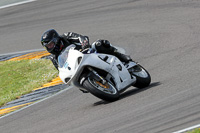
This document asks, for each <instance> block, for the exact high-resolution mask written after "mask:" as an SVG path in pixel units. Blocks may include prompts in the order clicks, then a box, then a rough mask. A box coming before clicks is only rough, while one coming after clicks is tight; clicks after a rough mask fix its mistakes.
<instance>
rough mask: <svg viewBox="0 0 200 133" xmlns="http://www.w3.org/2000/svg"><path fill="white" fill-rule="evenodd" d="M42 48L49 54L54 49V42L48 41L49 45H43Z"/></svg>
mask: <svg viewBox="0 0 200 133" xmlns="http://www.w3.org/2000/svg"><path fill="white" fill-rule="evenodd" d="M44 46H45V47H46V49H47V51H48V52H51V51H52V50H53V49H54V48H55V46H56V44H55V42H54V41H50V42H49V43H46V44H44Z"/></svg>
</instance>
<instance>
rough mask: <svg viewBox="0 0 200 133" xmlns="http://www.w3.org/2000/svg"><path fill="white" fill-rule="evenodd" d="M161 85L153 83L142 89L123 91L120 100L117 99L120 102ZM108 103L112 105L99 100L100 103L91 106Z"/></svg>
mask: <svg viewBox="0 0 200 133" xmlns="http://www.w3.org/2000/svg"><path fill="white" fill-rule="evenodd" d="M161 84H162V83H161V82H154V83H151V84H150V85H149V86H148V87H146V88H143V89H131V90H128V91H125V92H124V93H122V94H121V95H120V99H119V100H121V99H123V98H126V97H129V96H132V95H135V94H137V93H140V92H142V91H145V90H148V89H150V88H153V87H156V86H159V85H161ZM109 103H112V102H108V101H103V100H101V101H98V102H96V103H94V104H93V105H94V106H98V105H102V104H109Z"/></svg>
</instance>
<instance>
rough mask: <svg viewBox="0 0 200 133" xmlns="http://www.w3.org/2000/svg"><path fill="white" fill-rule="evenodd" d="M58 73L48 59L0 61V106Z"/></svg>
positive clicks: (28, 91) (49, 79) (39, 85)
mask: <svg viewBox="0 0 200 133" xmlns="http://www.w3.org/2000/svg"><path fill="white" fill-rule="evenodd" d="M57 74H58V71H57V70H56V69H55V68H54V66H53V64H52V63H51V61H50V60H47V59H33V60H21V61H1V62H0V107H1V106H3V105H5V103H7V102H9V101H12V100H15V99H17V98H19V97H20V96H22V95H24V94H27V93H30V92H31V91H32V90H33V89H35V88H38V87H41V86H42V85H43V84H44V83H47V82H49V81H51V80H52V79H53V78H55V77H56V76H57Z"/></svg>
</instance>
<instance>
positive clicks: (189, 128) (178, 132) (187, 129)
mask: <svg viewBox="0 0 200 133" xmlns="http://www.w3.org/2000/svg"><path fill="white" fill-rule="evenodd" d="M198 127H200V124H198V125H195V126H192V127H188V128H186V129H183V130H180V131H176V132H173V133H184V132H187V131H190V130H193V129H195V128H198Z"/></svg>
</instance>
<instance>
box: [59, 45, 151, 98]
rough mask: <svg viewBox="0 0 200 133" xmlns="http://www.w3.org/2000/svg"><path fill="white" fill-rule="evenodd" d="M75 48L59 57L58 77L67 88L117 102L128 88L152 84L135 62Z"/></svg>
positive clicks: (148, 76) (68, 49)
mask: <svg viewBox="0 0 200 133" xmlns="http://www.w3.org/2000/svg"><path fill="white" fill-rule="evenodd" d="M75 47H76V46H75V45H73V44H72V45H70V46H68V47H67V48H66V49H65V50H64V51H63V52H62V53H61V54H60V55H59V57H58V70H59V77H60V78H61V80H62V81H63V82H64V83H65V84H68V85H73V86H76V87H78V88H79V89H80V90H81V91H83V92H90V93H91V94H93V95H94V96H96V97H98V98H100V99H103V100H105V101H115V100H117V99H119V97H120V93H121V92H123V91H124V90H126V89H127V88H128V87H130V86H134V87H137V88H144V87H147V86H149V84H150V82H151V77H150V75H149V73H148V72H147V71H146V70H145V69H144V68H143V67H142V66H141V65H139V64H138V63H136V62H134V61H130V62H129V63H127V64H126V63H124V62H121V61H120V60H119V59H118V58H117V57H115V56H113V55H108V54H102V53H97V52H96V51H95V50H94V49H92V48H90V49H87V50H85V51H82V52H80V51H78V50H76V49H75ZM118 49H120V48H118Z"/></svg>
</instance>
